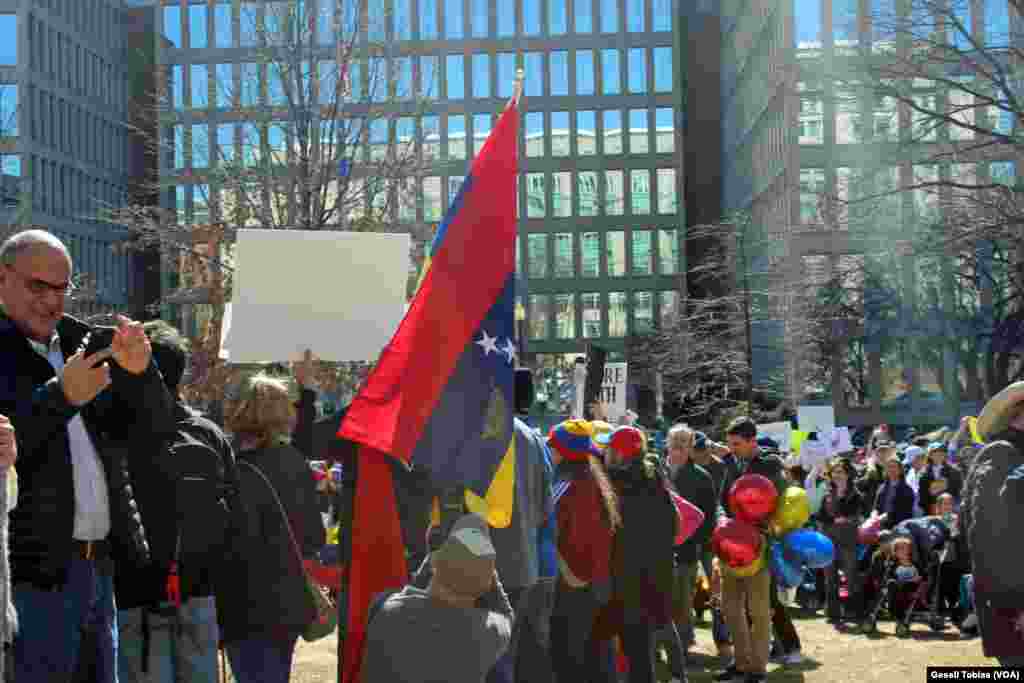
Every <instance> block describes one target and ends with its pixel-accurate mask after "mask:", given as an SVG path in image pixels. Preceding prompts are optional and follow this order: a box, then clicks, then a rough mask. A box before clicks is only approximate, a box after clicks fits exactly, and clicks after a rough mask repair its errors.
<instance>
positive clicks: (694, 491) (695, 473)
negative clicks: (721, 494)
mask: <svg viewBox="0 0 1024 683" xmlns="http://www.w3.org/2000/svg"><path fill="white" fill-rule="evenodd" d="M673 483H674V484H675V487H676V493H678V494H679V495H680V496H682V497H683V498H685V499H686V500H687V501H689V502H690V503H693V504H694V505H696V506H697V507H698V508H699V509H700V511H701V512H703V513H704V524H702V525H701V527H700V528H699V529H697V531H696V532H694V534H693V536H691V537H690V538H688V539H686V542H685V543H683V545H681V546H679V547H677V548H676V560H677V561H679V562H696V561H697V559H698V558H699V557H700V554H701V549H702V548H703V547H704V546H705V545H707V544H708V543H709V542H710V541H711V532H712V531H714V528H715V522H716V521H717V515H718V496H717V495H716V491H715V483H714V481H713V480H712V479H711V475H710V474H708V472H707V470H705V469H704V468H703V467H701V466H700V465H695V464H694V463H693V462H692V461H691V462H688V463H686V464H685V465H683V466H682V467H680V468H679V470H677V471H676V476H675V478H674V479H673Z"/></svg>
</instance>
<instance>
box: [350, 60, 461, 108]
mask: <svg viewBox="0 0 1024 683" xmlns="http://www.w3.org/2000/svg"><path fill="white" fill-rule="evenodd" d="M438 64H439V60H438V58H437V57H420V97H422V98H424V99H428V100H429V99H437V98H438V97H439V96H440V92H439V91H440V84H441V74H440V73H438V71H439V69H438ZM353 95H354V93H353Z"/></svg>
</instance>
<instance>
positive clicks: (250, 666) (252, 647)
mask: <svg viewBox="0 0 1024 683" xmlns="http://www.w3.org/2000/svg"><path fill="white" fill-rule="evenodd" d="M298 638H299V637H298V636H297V635H294V636H290V637H287V638H271V637H269V636H262V637H256V638H248V639H246V640H236V641H235V642H233V643H228V644H227V645H225V649H226V650H227V652H228V662H230V663H231V673H232V674H234V676H235V680H236V681H237V682H238V683H288V678H289V677H290V676H291V673H292V655H293V654H295V641H296V640H298Z"/></svg>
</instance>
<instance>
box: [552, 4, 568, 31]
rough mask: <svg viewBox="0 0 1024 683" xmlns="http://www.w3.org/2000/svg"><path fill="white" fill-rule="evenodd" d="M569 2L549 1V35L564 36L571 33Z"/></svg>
mask: <svg viewBox="0 0 1024 683" xmlns="http://www.w3.org/2000/svg"><path fill="white" fill-rule="evenodd" d="M566 1H567V0H548V35H551V36H562V35H565V34H566V33H568V32H569V14H568V11H567V9H566V6H565V4H566Z"/></svg>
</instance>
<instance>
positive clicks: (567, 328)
mask: <svg viewBox="0 0 1024 683" xmlns="http://www.w3.org/2000/svg"><path fill="white" fill-rule="evenodd" d="M575 299H576V297H575V296H574V295H572V294H556V295H555V338H556V339H575V338H576V301H575Z"/></svg>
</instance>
